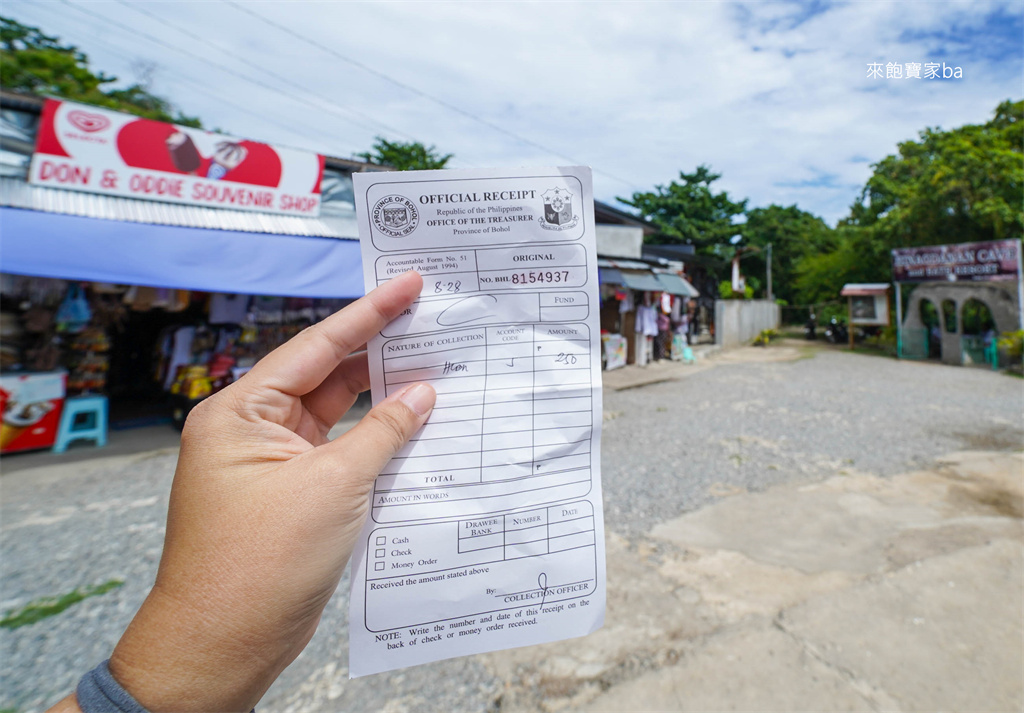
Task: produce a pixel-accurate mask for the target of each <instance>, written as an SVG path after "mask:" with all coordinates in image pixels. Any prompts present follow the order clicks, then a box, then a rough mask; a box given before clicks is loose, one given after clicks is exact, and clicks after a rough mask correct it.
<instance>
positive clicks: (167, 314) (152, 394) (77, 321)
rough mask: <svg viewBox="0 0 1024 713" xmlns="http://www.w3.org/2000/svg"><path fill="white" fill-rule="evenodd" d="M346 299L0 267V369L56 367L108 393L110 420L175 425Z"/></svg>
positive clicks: (12, 373) (18, 373)
mask: <svg viewBox="0 0 1024 713" xmlns="http://www.w3.org/2000/svg"><path fill="white" fill-rule="evenodd" d="M349 301H350V300H346V299H314V298H308V297H278V296H274V297H272V296H266V295H240V294H229V293H223V292H204V291H197V290H185V289H172V288H154V287H148V286H138V285H127V284H111V283H103V282H91V281H82V280H63V279H55V278H46V277H31V276H24V275H14V274H9V273H5V274H3V275H0V325H2V326H0V373H2V375H3V376H2V377H0V378H5V379H7V380H8V381H11V382H17V381H18V380H19V377H21V379H20V380H21V381H23V382H28V383H30V382H31V381H33V380H35V381H36V382H39V381H40V380H42V381H46V380H49V381H50V382H51V383H53V382H54V380H55V379H56V378H57V375H61V378H63V379H64V382H65V383H64V395H65V397H74V396H79V395H83V394H102V395H105V396H107V397H108V398H109V420H110V424H111V427H113V428H124V427H129V426H132V425H150V424H154V423H162V422H168V421H173V422H174V423H176V425H178V426H179V427H180V425H181V424H182V422H183V419H184V416H185V415H186V414H187V412H188V410H189V409H190V408H191V406H193V405H194V404H195V403H198V401H200V400H202V399H203V398H205V397H207V396H209V395H210V394H211V393H214V392H216V391H218V390H220V389H221V388H223V387H224V386H226V385H227V384H229V383H231V382H232V381H234V380H236V379H238V378H239V377H240V376H241V375H242V374H244V373H245V372H246V371H248V370H249V368H251V367H252V365H253V364H255V363H256V361H257V360H259V359H260V358H261V357H263V356H264V355H265V354H267V353H268V352H270V351H271V350H272V349H274V348H275V347H276V346H278V345H280V344H282V343H284V342H285V341H287V340H288V339H289V338H291V337H292V336H294V335H295V334H297V333H298V332H299V331H301V330H302V329H304V328H305V327H307V326H309V325H310V324H313V323H315V322H317V321H319V320H321V319H323V318H324V317H326V316H328V315H329V314H331V313H333V312H334V311H336V310H338V309H340V308H341V307H343V306H344V305H345V304H347V303H348V302H349ZM26 375H31V376H30V377H29V378H28V379H27V380H26V379H25V376H26ZM6 390H7V391H9V392H10V391H13V390H14V389H12V388H8V389H6ZM31 403H35V402H34V401H29V402H27V403H26V406H29V405H30V404H31ZM34 408H35V409H36V410H38V409H39V408H41V407H40V406H35V407H34ZM30 415H31V414H22V418H23V419H27V418H29V416H30Z"/></svg>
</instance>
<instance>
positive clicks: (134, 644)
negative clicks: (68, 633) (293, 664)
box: [109, 585, 287, 713]
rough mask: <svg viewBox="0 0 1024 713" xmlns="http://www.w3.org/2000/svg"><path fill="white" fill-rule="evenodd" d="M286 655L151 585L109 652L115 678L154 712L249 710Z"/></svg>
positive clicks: (213, 615)
mask: <svg viewBox="0 0 1024 713" xmlns="http://www.w3.org/2000/svg"><path fill="white" fill-rule="evenodd" d="M286 665H287V662H284V663H281V664H279V663H278V662H277V661H274V660H273V659H272V658H271V657H267V656H265V654H264V652H263V651H261V650H260V647H258V646H253V645H250V642H248V641H246V637H245V635H244V632H240V631H236V630H234V629H233V628H232V627H231V626H230V623H229V622H226V621H224V619H223V618H217V616H216V615H215V614H213V613H212V612H210V611H200V610H199V609H198V608H197V607H194V606H191V605H189V604H188V603H186V602H183V601H181V600H180V599H178V598H175V597H173V596H171V595H170V594H168V593H167V592H165V591H163V590H162V589H160V588H159V585H158V586H156V587H154V588H153V590H152V591H151V592H150V594H149V596H148V597H147V598H146V601H145V602H144V603H143V605H142V607H141V608H140V609H139V611H138V613H137V614H136V615H135V618H134V619H133V620H132V622H131V624H129V626H128V629H127V630H126V631H125V633H124V635H123V636H122V637H121V640H120V641H119V642H118V644H117V646H116V647H115V649H114V653H113V654H112V655H111V657H110V664H109V666H110V672H111V674H112V675H113V677H114V679H115V680H116V681H117V682H118V683H119V684H120V685H121V686H122V687H123V688H124V689H125V690H126V691H127V692H128V693H130V694H131V695H132V696H133V697H134V698H135V699H136V700H137V701H138V702H139V703H140V704H141V705H142V706H144V707H145V708H146V709H147V710H149V711H152V713H160V712H161V711H180V712H181V713H189V712H191V711H196V712H199V711H214V710H215V711H250V710H252V709H253V708H254V707H255V705H256V703H257V702H258V701H259V699H260V698H261V697H262V696H263V694H264V693H265V692H266V690H267V689H268V688H269V687H270V684H271V683H272V682H273V681H274V679H275V678H276V677H277V675H278V674H279V673H280V671H281V670H283V669H284V666H286Z"/></svg>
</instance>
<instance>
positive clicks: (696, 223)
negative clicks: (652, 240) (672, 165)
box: [618, 165, 747, 251]
mask: <svg viewBox="0 0 1024 713" xmlns="http://www.w3.org/2000/svg"><path fill="white" fill-rule="evenodd" d="M721 177H722V175H721V174H720V173H712V172H711V168H710V167H708V166H703V165H702V166H698V167H697V170H696V171H694V172H693V173H682V172H680V174H679V180H680V182H678V183H677V182H676V181H672V182H671V183H670V184H668V186H655V189H654V191H653V192H647V193H634V194H633V197H632V199H630V200H627V199H625V198H619V199H618V200H619V202H620V203H625V204H626V205H628V206H631V207H633V208H635V209H636V210H638V211H639V212H640V215H641V217H643V218H644V220H646V221H648V222H650V223H653V224H654V225H655V226H657V228H658V230H659V231H660V232H661V235H660V236H658V237H657V240H658V241H659V242H670V243H692V244H693V245H695V246H697V248H698V249H703V250H704V251H707V250H709V249H711V247H712V246H714V245H719V244H720V245H726V244H728V242H729V239H730V238H731V237H732V236H733V235H736V234H737V233H740V232H741V226H740V225H737V224H736V219H737V218H739V217H740V216H741V215H743V211H744V210H746V207H747V201H746V199H743V200H742V201H738V202H737V201H733V200H732V199H730V198H729V194H728V193H726V192H725V191H722V192H720V193H715V192H714V191H712V190H711V184H712V183H714V182H715V181H717V180H718V179H719V178H721Z"/></svg>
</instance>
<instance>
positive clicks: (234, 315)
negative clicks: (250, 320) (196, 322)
mask: <svg viewBox="0 0 1024 713" xmlns="http://www.w3.org/2000/svg"><path fill="white" fill-rule="evenodd" d="M248 315H249V296H248V295H225V294H221V293H216V294H214V295H213V296H212V297H210V324H242V323H243V322H245V321H246V318H247V316H248Z"/></svg>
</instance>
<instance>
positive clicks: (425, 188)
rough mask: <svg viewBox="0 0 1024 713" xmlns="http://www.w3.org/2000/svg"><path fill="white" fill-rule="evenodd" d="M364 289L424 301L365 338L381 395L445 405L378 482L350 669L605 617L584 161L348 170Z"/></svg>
mask: <svg viewBox="0 0 1024 713" xmlns="http://www.w3.org/2000/svg"><path fill="white" fill-rule="evenodd" d="M353 179H354V183H355V194H356V212H357V217H358V221H359V238H360V242H361V244H362V256H363V272H364V277H365V280H366V289H367V291H369V290H371V289H372V288H374V287H376V286H377V285H379V284H381V283H383V282H385V281H386V280H388V279H390V278H392V277H394V276H395V275H399V274H401V273H403V272H405V271H406V270H409V269H415V270H416V271H418V272H419V273H420V274H421V275H422V276H423V292H422V294H421V295H420V298H419V300H418V301H417V302H416V303H415V304H413V306H412V307H411V308H409V309H408V310H406V311H405V312H404V313H403V314H402V315H401V316H399V317H398V319H396V320H395V321H393V322H391V324H389V325H387V326H386V327H385V328H384V329H383V330H381V332H380V334H378V335H376V336H375V337H374V338H373V339H371V340H370V342H369V343H368V345H367V348H368V350H369V361H370V379H371V383H372V390H373V400H374V403H377V402H379V401H381V400H382V399H384V398H385V397H386V396H387V395H388V394H390V393H393V392H394V391H397V390H398V389H401V388H402V387H403V386H405V385H406V384H409V383H411V382H416V381H427V382H429V383H431V384H432V385H433V386H434V388H435V389H436V390H437V405H436V406H435V407H434V411H433V413H432V414H431V416H430V419H429V420H428V421H427V423H426V425H425V426H423V428H422V429H421V430H420V431H419V433H417V434H416V436H414V437H413V439H412V441H411V442H410V443H409V444H408V445H407V446H406V447H405V448H403V449H402V450H401V451H400V452H399V453H398V455H397V456H395V458H394V459H392V461H391V462H390V463H389V464H388V465H387V467H385V468H384V471H383V472H382V473H381V474H380V475H379V476H378V477H377V481H376V484H375V486H374V490H373V494H372V498H373V500H372V503H371V509H370V518H369V519H368V520H367V523H366V526H365V527H364V529H363V532H362V535H361V537H360V541H359V543H358V544H357V546H356V550H355V553H354V554H353V556H352V594H351V610H350V637H349V671H350V675H351V676H353V677H355V676H362V675H365V674H370V673H378V672H381V671H388V670H391V669H395V668H401V667H404V666H411V665H413V664H421V663H427V662H429V661H436V660H439V659H445V658H451V657H453V656H462V655H465V654H475V653H482V652H485V651H494V650H497V649H504V648H510V647H514V646H525V645H528V644H537V643H541V642H546V641H555V640H558V639H564V638H569V637H574V636H582V635H585V634H588V633H590V632H592V631H594V630H596V629H597V628H599V627H600V626H601V624H602V622H603V620H604V608H605V552H604V519H603V516H602V510H601V461H600V452H601V449H600V438H601V431H600V429H601V414H602V410H601V359H600V351H599V348H600V326H599V318H598V317H599V311H600V302H599V290H598V282H597V255H596V241H595V229H594V201H593V191H592V187H591V177H590V170H589V169H587V168H576V167H573V168H544V169H514V170H505V171H483V170H465V171H406V172H387V173H357V174H355V175H354V176H353Z"/></svg>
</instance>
